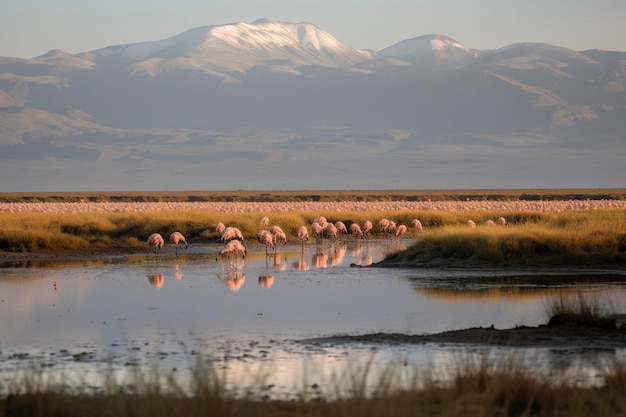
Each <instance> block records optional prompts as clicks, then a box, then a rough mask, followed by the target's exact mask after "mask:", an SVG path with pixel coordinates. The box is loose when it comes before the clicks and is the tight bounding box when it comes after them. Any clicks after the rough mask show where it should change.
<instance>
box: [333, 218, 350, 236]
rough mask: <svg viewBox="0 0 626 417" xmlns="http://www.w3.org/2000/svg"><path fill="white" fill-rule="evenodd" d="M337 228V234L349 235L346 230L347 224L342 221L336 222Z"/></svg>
mask: <svg viewBox="0 0 626 417" xmlns="http://www.w3.org/2000/svg"><path fill="white" fill-rule="evenodd" d="M335 227H336V228H337V233H343V234H347V233H348V229H347V228H346V224H345V223H344V222H342V221H338V222H335Z"/></svg>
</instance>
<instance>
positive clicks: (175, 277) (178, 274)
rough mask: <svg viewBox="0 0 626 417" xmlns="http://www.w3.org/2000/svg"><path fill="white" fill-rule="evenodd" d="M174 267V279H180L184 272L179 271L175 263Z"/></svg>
mask: <svg viewBox="0 0 626 417" xmlns="http://www.w3.org/2000/svg"><path fill="white" fill-rule="evenodd" d="M175 269H176V272H174V279H175V280H176V281H180V280H181V279H182V278H183V277H184V276H185V274H183V273H182V272H180V267H179V265H178V264H176V265H175Z"/></svg>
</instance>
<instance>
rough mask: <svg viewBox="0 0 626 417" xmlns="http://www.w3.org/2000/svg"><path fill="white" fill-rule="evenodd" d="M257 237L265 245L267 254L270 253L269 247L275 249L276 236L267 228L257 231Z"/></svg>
mask: <svg viewBox="0 0 626 417" xmlns="http://www.w3.org/2000/svg"><path fill="white" fill-rule="evenodd" d="M256 238H257V240H258V241H259V242H261V243H263V244H264V245H265V255H267V254H268V252H267V251H268V248H272V250H273V249H274V238H273V237H272V234H271V233H270V232H268V231H267V230H265V229H263V230H260V231H259V233H257V235H256Z"/></svg>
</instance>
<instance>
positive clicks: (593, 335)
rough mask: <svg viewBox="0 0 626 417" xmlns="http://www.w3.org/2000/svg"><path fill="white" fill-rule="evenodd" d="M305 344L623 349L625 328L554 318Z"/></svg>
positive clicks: (333, 338) (602, 321)
mask: <svg viewBox="0 0 626 417" xmlns="http://www.w3.org/2000/svg"><path fill="white" fill-rule="evenodd" d="M306 342H307V343H322V344H323V343H355V342H356V343H371V344H387V345H389V344H392V345H399V344H422V343H440V344H477V345H490V346H507V347H561V348H568V349H618V348H626V327H623V326H620V327H617V326H616V324H615V320H613V319H609V318H606V319H594V320H588V319H584V320H571V319H564V318H556V319H553V320H551V322H550V323H549V324H546V325H540V326H537V327H527V326H519V327H515V328H512V329H495V328H493V327H487V328H485V327H473V328H469V329H462V330H452V331H447V332H442V333H436V334H428V335H410V334H404V333H372V334H363V335H356V336H343V335H340V336H330V337H324V338H317V339H309V340H306Z"/></svg>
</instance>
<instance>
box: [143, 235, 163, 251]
mask: <svg viewBox="0 0 626 417" xmlns="http://www.w3.org/2000/svg"><path fill="white" fill-rule="evenodd" d="M147 243H148V253H150V251H151V250H152V249H154V253H155V254H156V251H157V249H161V248H162V247H163V244H164V243H165V241H164V240H163V236H161V235H160V234H159V233H152V234H151V235H150V236H149V237H148V241H147Z"/></svg>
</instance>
